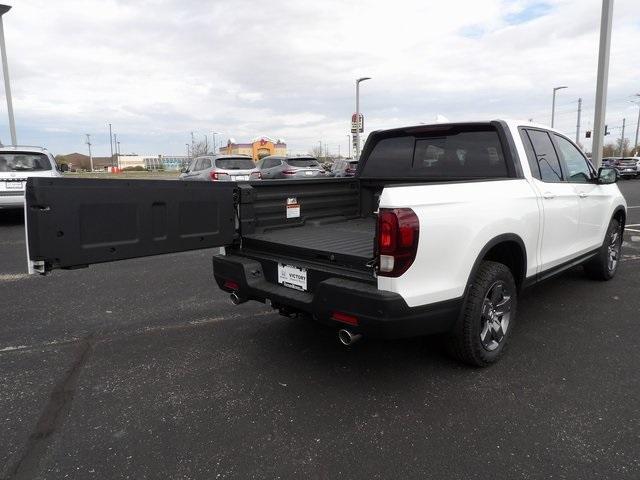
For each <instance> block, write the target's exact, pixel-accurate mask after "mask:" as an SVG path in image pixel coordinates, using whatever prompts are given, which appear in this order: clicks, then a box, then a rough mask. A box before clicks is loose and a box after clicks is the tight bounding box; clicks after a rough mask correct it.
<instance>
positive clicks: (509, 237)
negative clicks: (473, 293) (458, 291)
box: [463, 233, 527, 298]
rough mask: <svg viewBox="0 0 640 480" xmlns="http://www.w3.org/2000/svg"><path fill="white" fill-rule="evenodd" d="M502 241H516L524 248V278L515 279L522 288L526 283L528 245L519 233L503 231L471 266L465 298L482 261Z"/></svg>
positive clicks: (482, 250)
mask: <svg viewBox="0 0 640 480" xmlns="http://www.w3.org/2000/svg"><path fill="white" fill-rule="evenodd" d="M502 242H516V243H517V244H518V246H519V247H520V249H521V250H522V255H523V256H524V268H523V269H522V278H520V279H517V278H516V279H515V280H516V284H517V285H520V289H521V288H522V286H523V285H524V283H525V280H526V277H527V248H526V246H525V244H524V241H523V240H522V238H521V237H520V236H519V235H517V234H515V233H503V234H501V235H498V236H497V237H493V238H492V239H491V240H489V241H488V242H487V243H486V244H485V246H484V247H482V249H481V250H480V253H479V254H478V256H477V257H476V260H475V262H473V266H472V267H471V272H470V273H469V277H468V278H467V284H466V285H465V287H464V294H463V298H466V297H467V292H468V291H469V288H470V287H471V283H472V280H473V278H474V277H475V276H476V273H477V272H478V269H479V268H480V263H481V262H482V259H483V258H484V257H485V256H486V255H487V253H488V252H489V250H491V249H492V248H493V247H495V246H496V245H498V244H499V243H502Z"/></svg>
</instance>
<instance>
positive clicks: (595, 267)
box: [584, 218, 623, 281]
mask: <svg viewBox="0 0 640 480" xmlns="http://www.w3.org/2000/svg"><path fill="white" fill-rule="evenodd" d="M622 233H623V232H622V223H621V222H620V220H618V219H617V218H612V219H611V222H609V228H608V229H607V234H606V235H605V238H604V242H602V246H601V247H600V249H599V250H598V254H597V255H596V256H595V257H593V258H592V259H591V260H589V261H588V262H587V263H585V264H584V269H585V271H586V272H587V275H589V276H590V277H591V278H593V279H595V280H605V281H606V280H611V279H612V278H613V277H614V276H615V274H616V272H617V271H618V265H619V264H620V257H621V254H622Z"/></svg>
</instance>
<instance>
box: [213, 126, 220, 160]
mask: <svg viewBox="0 0 640 480" xmlns="http://www.w3.org/2000/svg"><path fill="white" fill-rule="evenodd" d="M212 133H213V154H214V155H215V154H216V135H220V132H212Z"/></svg>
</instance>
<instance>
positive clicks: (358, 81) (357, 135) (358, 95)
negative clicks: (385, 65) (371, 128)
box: [356, 77, 371, 159]
mask: <svg viewBox="0 0 640 480" xmlns="http://www.w3.org/2000/svg"><path fill="white" fill-rule="evenodd" d="M365 80H371V77H360V78H358V79H357V80H356V159H358V158H360V82H364V81H365ZM363 123H364V122H363Z"/></svg>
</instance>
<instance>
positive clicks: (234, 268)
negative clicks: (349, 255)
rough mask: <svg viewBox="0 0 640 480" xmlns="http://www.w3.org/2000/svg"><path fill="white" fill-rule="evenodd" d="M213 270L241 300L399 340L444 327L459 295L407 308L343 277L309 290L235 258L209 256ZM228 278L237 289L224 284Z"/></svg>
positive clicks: (253, 262) (453, 316)
mask: <svg viewBox="0 0 640 480" xmlns="http://www.w3.org/2000/svg"><path fill="white" fill-rule="evenodd" d="M213 273H214V277H215V280H216V283H217V284H218V286H219V287H220V288H221V289H222V290H225V291H228V292H231V291H235V292H236V293H237V295H238V296H239V297H241V298H244V299H247V300H257V301H260V302H266V301H267V300H269V301H270V302H271V304H272V305H273V306H274V308H283V309H286V310H287V311H291V312H301V313H305V314H307V315H309V316H310V317H311V318H313V320H315V321H317V322H320V323H323V324H325V325H328V326H331V327H334V328H349V329H350V330H352V331H354V332H358V333H362V334H365V335H367V336H371V337H378V338H402V337H414V336H420V335H428V334H433V333H442V332H446V331H449V330H450V329H451V328H452V327H453V324H454V323H455V321H456V319H457V318H458V315H459V313H460V308H461V306H462V299H461V298H460V299H453V300H447V301H445V302H439V303H435V304H430V305H426V306H420V307H409V306H408V305H407V303H406V302H405V301H404V299H403V298H402V297H401V296H400V295H398V294H397V293H393V292H387V291H383V290H378V289H377V288H376V287H375V286H374V285H370V284H367V283H364V282H359V281H354V280H347V279H343V278H329V279H327V280H324V281H322V282H319V283H318V284H317V285H316V286H315V290H314V292H313V293H311V292H301V291H297V290H293V289H290V288H287V287H283V286H281V285H278V284H275V283H273V282H270V281H268V280H267V279H266V278H265V277H264V273H263V268H262V265H261V263H260V262H258V261H256V260H252V259H248V258H243V257H238V256H229V257H225V256H214V257H213ZM229 281H231V282H233V283H235V284H237V286H238V288H237V290H236V289H231V288H229V287H225V282H229ZM335 312H340V313H343V314H346V315H350V316H353V317H356V318H357V320H358V325H357V326H354V325H348V324H345V323H343V322H339V321H337V320H334V319H333V315H334V313H335Z"/></svg>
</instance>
